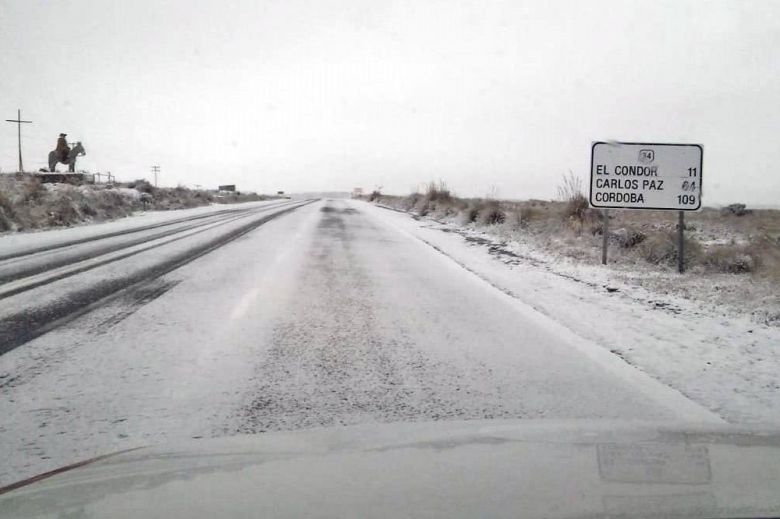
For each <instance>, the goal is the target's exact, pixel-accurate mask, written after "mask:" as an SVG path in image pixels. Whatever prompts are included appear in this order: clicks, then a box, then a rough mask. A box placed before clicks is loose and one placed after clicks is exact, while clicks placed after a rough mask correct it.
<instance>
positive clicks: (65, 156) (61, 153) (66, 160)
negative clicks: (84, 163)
mask: <svg viewBox="0 0 780 519" xmlns="http://www.w3.org/2000/svg"><path fill="white" fill-rule="evenodd" d="M67 136H68V135H67V134H65V133H61V134H60V136H59V138H58V139H57V147H56V148H55V149H54V151H52V152H50V153H49V171H51V172H54V171H55V168H56V167H57V163H58V162H62V163H63V164H67V165H68V171H70V172H74V171H76V158H77V157H78V156H80V155H86V154H87V152H86V151H85V150H84V146H82V145H81V142H77V143H76V145H75V146H73V149H71V147H70V146H68V141H66V140H65V137H67Z"/></svg>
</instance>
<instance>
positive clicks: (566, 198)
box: [558, 171, 590, 222]
mask: <svg viewBox="0 0 780 519" xmlns="http://www.w3.org/2000/svg"><path fill="white" fill-rule="evenodd" d="M558 199H559V200H560V201H562V202H565V203H566V206H565V209H564V212H563V215H564V217H565V218H568V219H573V220H577V221H580V222H581V221H584V220H585V219H586V218H587V216H588V213H589V209H590V206H589V204H588V199H587V198H586V197H585V195H584V194H583V193H582V179H581V178H579V177H577V176H574V173H572V172H571V171H569V175H568V176H567V175H564V176H563V181H562V183H561V184H560V185H559V186H558Z"/></svg>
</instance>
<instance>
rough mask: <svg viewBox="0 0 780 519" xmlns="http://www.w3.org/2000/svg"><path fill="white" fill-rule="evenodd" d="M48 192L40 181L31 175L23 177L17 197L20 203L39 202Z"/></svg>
mask: <svg viewBox="0 0 780 519" xmlns="http://www.w3.org/2000/svg"><path fill="white" fill-rule="evenodd" d="M47 194H48V191H47V190H46V188H45V187H44V186H43V184H42V183H41V181H40V180H39V179H38V178H36V177H33V176H28V177H27V178H25V179H24V181H23V184H22V189H21V193H20V197H19V202H21V203H30V204H35V203H40V202H41V201H42V200H43V199H44V198H45V197H46V195H47Z"/></svg>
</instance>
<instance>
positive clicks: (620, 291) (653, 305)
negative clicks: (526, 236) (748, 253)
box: [365, 204, 780, 424]
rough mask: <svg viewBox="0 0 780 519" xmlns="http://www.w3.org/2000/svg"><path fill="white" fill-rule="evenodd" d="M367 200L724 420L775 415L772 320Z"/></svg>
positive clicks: (779, 417)
mask: <svg viewBox="0 0 780 519" xmlns="http://www.w3.org/2000/svg"><path fill="white" fill-rule="evenodd" d="M365 205H366V206H367V207H366V210H368V211H372V214H375V215H376V216H378V217H380V218H383V219H386V220H389V221H391V222H392V224H393V225H395V226H397V227H399V228H402V229H403V230H405V231H406V232H408V233H410V234H411V235H413V236H415V237H416V238H418V239H420V240H422V241H424V242H426V243H427V244H429V245H430V246H432V247H435V248H436V249H438V250H439V251H440V252H441V253H442V254H445V255H447V256H449V257H451V258H452V259H453V260H455V261H456V262H458V263H459V264H461V266H463V267H464V268H466V269H468V270H470V271H472V272H473V273H475V274H477V275H478V276H480V277H481V278H483V279H485V280H486V281H488V282H489V283H491V284H493V285H494V286H496V287H497V288H499V289H501V290H502V291H504V292H506V293H507V294H509V295H511V296H513V297H515V298H517V299H519V300H521V301H523V302H525V303H527V304H529V305H531V306H533V307H534V308H535V309H536V310H538V311H540V312H541V313H543V314H546V315H548V316H549V317H551V318H553V319H554V320H556V321H558V322H559V323H561V324H562V325H564V326H566V327H568V328H569V329H571V330H572V331H574V332H575V333H577V334H578V335H580V336H582V337H585V338H588V339H590V340H592V341H595V342H597V343H599V344H601V345H603V346H604V347H605V348H607V349H609V350H610V351H612V352H613V353H614V354H616V355H618V356H620V357H622V358H623V359H624V360H625V361H626V362H628V363H630V364H632V365H634V366H636V367H638V368H639V369H641V370H643V371H644V372H646V373H648V374H649V375H651V376H652V377H654V378H656V379H658V380H660V381H661V382H663V383H665V384H667V385H669V386H671V387H673V388H675V389H677V390H679V391H680V392H682V393H683V394H685V395H686V396H688V397H689V398H691V399H693V400H694V401H696V402H698V403H700V404H702V405H704V406H706V407H707V408H708V409H710V410H712V411H714V412H716V413H718V414H720V415H721V416H723V417H724V418H725V419H726V420H728V421H730V422H735V423H772V424H779V423H780V381H779V380H778V379H777V373H778V372H780V351H778V346H780V328H778V327H770V326H766V325H763V324H758V323H756V322H754V321H753V320H752V319H751V317H750V315H748V314H745V313H740V312H738V311H736V310H735V309H734V308H732V307H724V306H717V305H713V304H708V303H707V302H706V301H697V300H693V299H686V298H683V297H680V296H679V295H674V294H670V293H663V290H661V287H662V286H663V282H664V281H663V279H658V280H656V281H655V283H650V284H644V286H640V285H639V284H637V283H633V282H632V280H631V278H629V277H627V276H625V274H624V273H621V272H620V271H615V270H613V269H612V268H611V267H602V266H600V265H585V264H582V263H577V262H575V261H572V260H571V259H565V258H556V257H553V256H550V255H549V254H545V253H544V252H543V251H540V250H539V249H536V248H535V247H533V245H531V244H528V243H519V242H507V241H504V240H502V239H501V238H500V237H498V236H496V235H491V234H489V233H487V232H484V231H483V232H480V231H477V230H473V229H466V228H463V227H461V226H458V225H454V224H449V223H442V222H436V221H433V220H429V219H415V218H412V217H411V216H410V215H409V214H406V213H401V212H398V211H392V210H388V209H385V208H381V207H376V206H371V205H369V204H365ZM648 275H650V274H648ZM687 276H690V274H687ZM708 282H709V281H706V280H703V281H702V283H708ZM667 283H668V281H667Z"/></svg>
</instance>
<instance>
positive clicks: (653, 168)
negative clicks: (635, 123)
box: [590, 142, 703, 211]
mask: <svg viewBox="0 0 780 519" xmlns="http://www.w3.org/2000/svg"><path fill="white" fill-rule="evenodd" d="M702 156H703V151H702V147H701V146H700V145H698V144H658V143H637V142H595V143H593V146H592V147H591V158H590V205H592V206H593V207H602V208H617V209H668V210H675V211H696V210H697V209H699V208H700V207H701V174H702Z"/></svg>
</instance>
